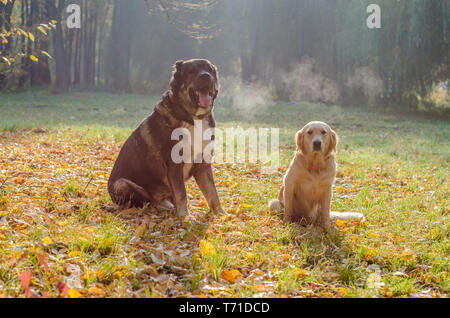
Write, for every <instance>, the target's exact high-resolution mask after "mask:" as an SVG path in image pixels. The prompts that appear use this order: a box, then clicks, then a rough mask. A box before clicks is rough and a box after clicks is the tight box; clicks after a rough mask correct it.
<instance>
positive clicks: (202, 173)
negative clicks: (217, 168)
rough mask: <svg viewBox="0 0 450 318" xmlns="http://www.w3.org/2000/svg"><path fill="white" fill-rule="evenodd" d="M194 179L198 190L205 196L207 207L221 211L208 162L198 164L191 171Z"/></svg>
mask: <svg viewBox="0 0 450 318" xmlns="http://www.w3.org/2000/svg"><path fill="white" fill-rule="evenodd" d="M193 175H194V178H195V181H197V184H198V186H199V187H200V190H201V191H202V193H203V195H204V196H205V199H206V202H207V203H208V206H209V209H210V210H211V211H213V212H223V210H222V207H221V206H220V200H219V195H218V194H217V189H216V185H215V183H214V177H213V173H212V167H211V165H210V164H198V165H196V167H195V169H194V172H193Z"/></svg>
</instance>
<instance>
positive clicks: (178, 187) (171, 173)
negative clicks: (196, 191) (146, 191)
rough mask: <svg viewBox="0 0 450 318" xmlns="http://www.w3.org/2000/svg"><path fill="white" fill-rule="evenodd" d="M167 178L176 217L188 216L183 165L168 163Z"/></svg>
mask: <svg viewBox="0 0 450 318" xmlns="http://www.w3.org/2000/svg"><path fill="white" fill-rule="evenodd" d="M167 178H168V179H169V183H170V187H171V188H172V194H173V200H174V201H175V202H174V203H175V208H176V209H177V214H178V217H185V216H188V215H189V209H188V206H187V195H186V187H185V184H184V178H183V164H176V163H170V164H168V165H167Z"/></svg>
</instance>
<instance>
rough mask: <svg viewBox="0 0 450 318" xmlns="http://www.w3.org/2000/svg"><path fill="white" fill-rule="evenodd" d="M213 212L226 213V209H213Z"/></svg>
mask: <svg viewBox="0 0 450 318" xmlns="http://www.w3.org/2000/svg"><path fill="white" fill-rule="evenodd" d="M211 212H213V213H216V214H225V213H226V212H225V210H224V209H222V207H218V208H215V209H212V210H211Z"/></svg>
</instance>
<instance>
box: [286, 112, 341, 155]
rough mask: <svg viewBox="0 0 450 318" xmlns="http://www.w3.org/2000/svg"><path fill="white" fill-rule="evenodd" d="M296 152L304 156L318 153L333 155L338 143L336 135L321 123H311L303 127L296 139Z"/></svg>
mask: <svg viewBox="0 0 450 318" xmlns="http://www.w3.org/2000/svg"><path fill="white" fill-rule="evenodd" d="M295 139H296V142H297V150H299V151H301V152H302V153H304V154H309V153H318V154H323V155H324V156H328V155H329V154H335V153H336V150H337V144H338V141H339V138H338V135H337V134H336V133H335V132H334V131H333V130H332V129H331V128H330V126H328V125H327V124H326V123H324V122H321V121H313V122H310V123H309V124H307V125H306V126H305V127H303V129H302V130H300V131H299V132H298V133H297V135H296V137H295Z"/></svg>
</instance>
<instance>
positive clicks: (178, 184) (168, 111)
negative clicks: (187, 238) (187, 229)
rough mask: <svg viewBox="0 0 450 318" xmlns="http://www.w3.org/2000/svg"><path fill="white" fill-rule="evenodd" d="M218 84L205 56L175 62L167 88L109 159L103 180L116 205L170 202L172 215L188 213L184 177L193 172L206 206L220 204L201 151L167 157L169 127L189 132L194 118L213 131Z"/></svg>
mask: <svg viewBox="0 0 450 318" xmlns="http://www.w3.org/2000/svg"><path fill="white" fill-rule="evenodd" d="M218 89H219V84H218V71H217V68H216V66H215V65H213V64H212V63H211V62H209V61H208V60H189V61H178V62H177V63H176V64H175V66H174V72H173V76H172V79H171V82H170V90H169V91H168V92H166V93H165V94H164V96H163V99H162V101H161V102H160V103H159V104H158V106H157V107H156V109H155V111H154V112H153V113H152V114H151V115H150V116H149V117H148V118H146V119H145V120H144V121H143V122H142V124H141V125H140V126H139V127H138V128H137V129H136V130H135V131H134V132H133V133H132V135H131V136H130V137H129V138H128V140H127V141H126V142H125V144H124V145H123V148H122V149H121V151H120V153H119V157H118V158H117V160H116V162H115V164H114V168H113V170H112V172H111V176H110V178H109V181H108V191H109V194H110V196H111V199H112V200H113V202H115V203H117V204H119V205H121V206H134V207H142V206H144V205H146V204H150V205H154V206H157V207H159V208H163V209H173V208H175V209H176V210H177V213H178V216H180V217H183V216H186V215H188V214H189V210H188V205H187V196H186V188H185V181H186V180H188V179H189V178H191V177H192V176H193V177H194V178H195V180H196V181H197V183H198V185H199V187H200V190H201V191H202V193H203V194H204V196H205V198H206V200H207V203H208V205H209V208H210V209H211V210H213V211H221V210H222V208H221V205H220V202H219V197H218V195H217V190H216V186H215V184H214V179H213V174H212V168H211V163H210V162H205V160H204V158H203V157H200V161H199V160H198V158H197V160H194V159H195V158H193V156H194V152H191V153H192V154H191V156H190V158H188V159H191V161H189V162H186V161H183V162H177V161H176V160H175V161H174V158H173V149H174V147H175V146H176V145H177V143H179V140H173V132H174V131H176V130H177V129H180V128H182V129H185V130H187V131H189V132H190V133H192V132H193V131H194V121H197V122H200V123H201V124H202V127H203V130H206V129H210V130H211V131H213V129H214V127H215V125H216V123H215V119H214V115H213V107H214V101H215V99H216V97H217V94H218ZM193 138H194V137H192V140H193ZM201 140H202V139H201ZM211 140H214V135H213V134H212V136H211ZM211 140H210V141H209V143H211ZM202 142H203V143H204V141H203V140H202ZM204 146H205V145H203V147H204ZM191 147H193V145H191Z"/></svg>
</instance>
